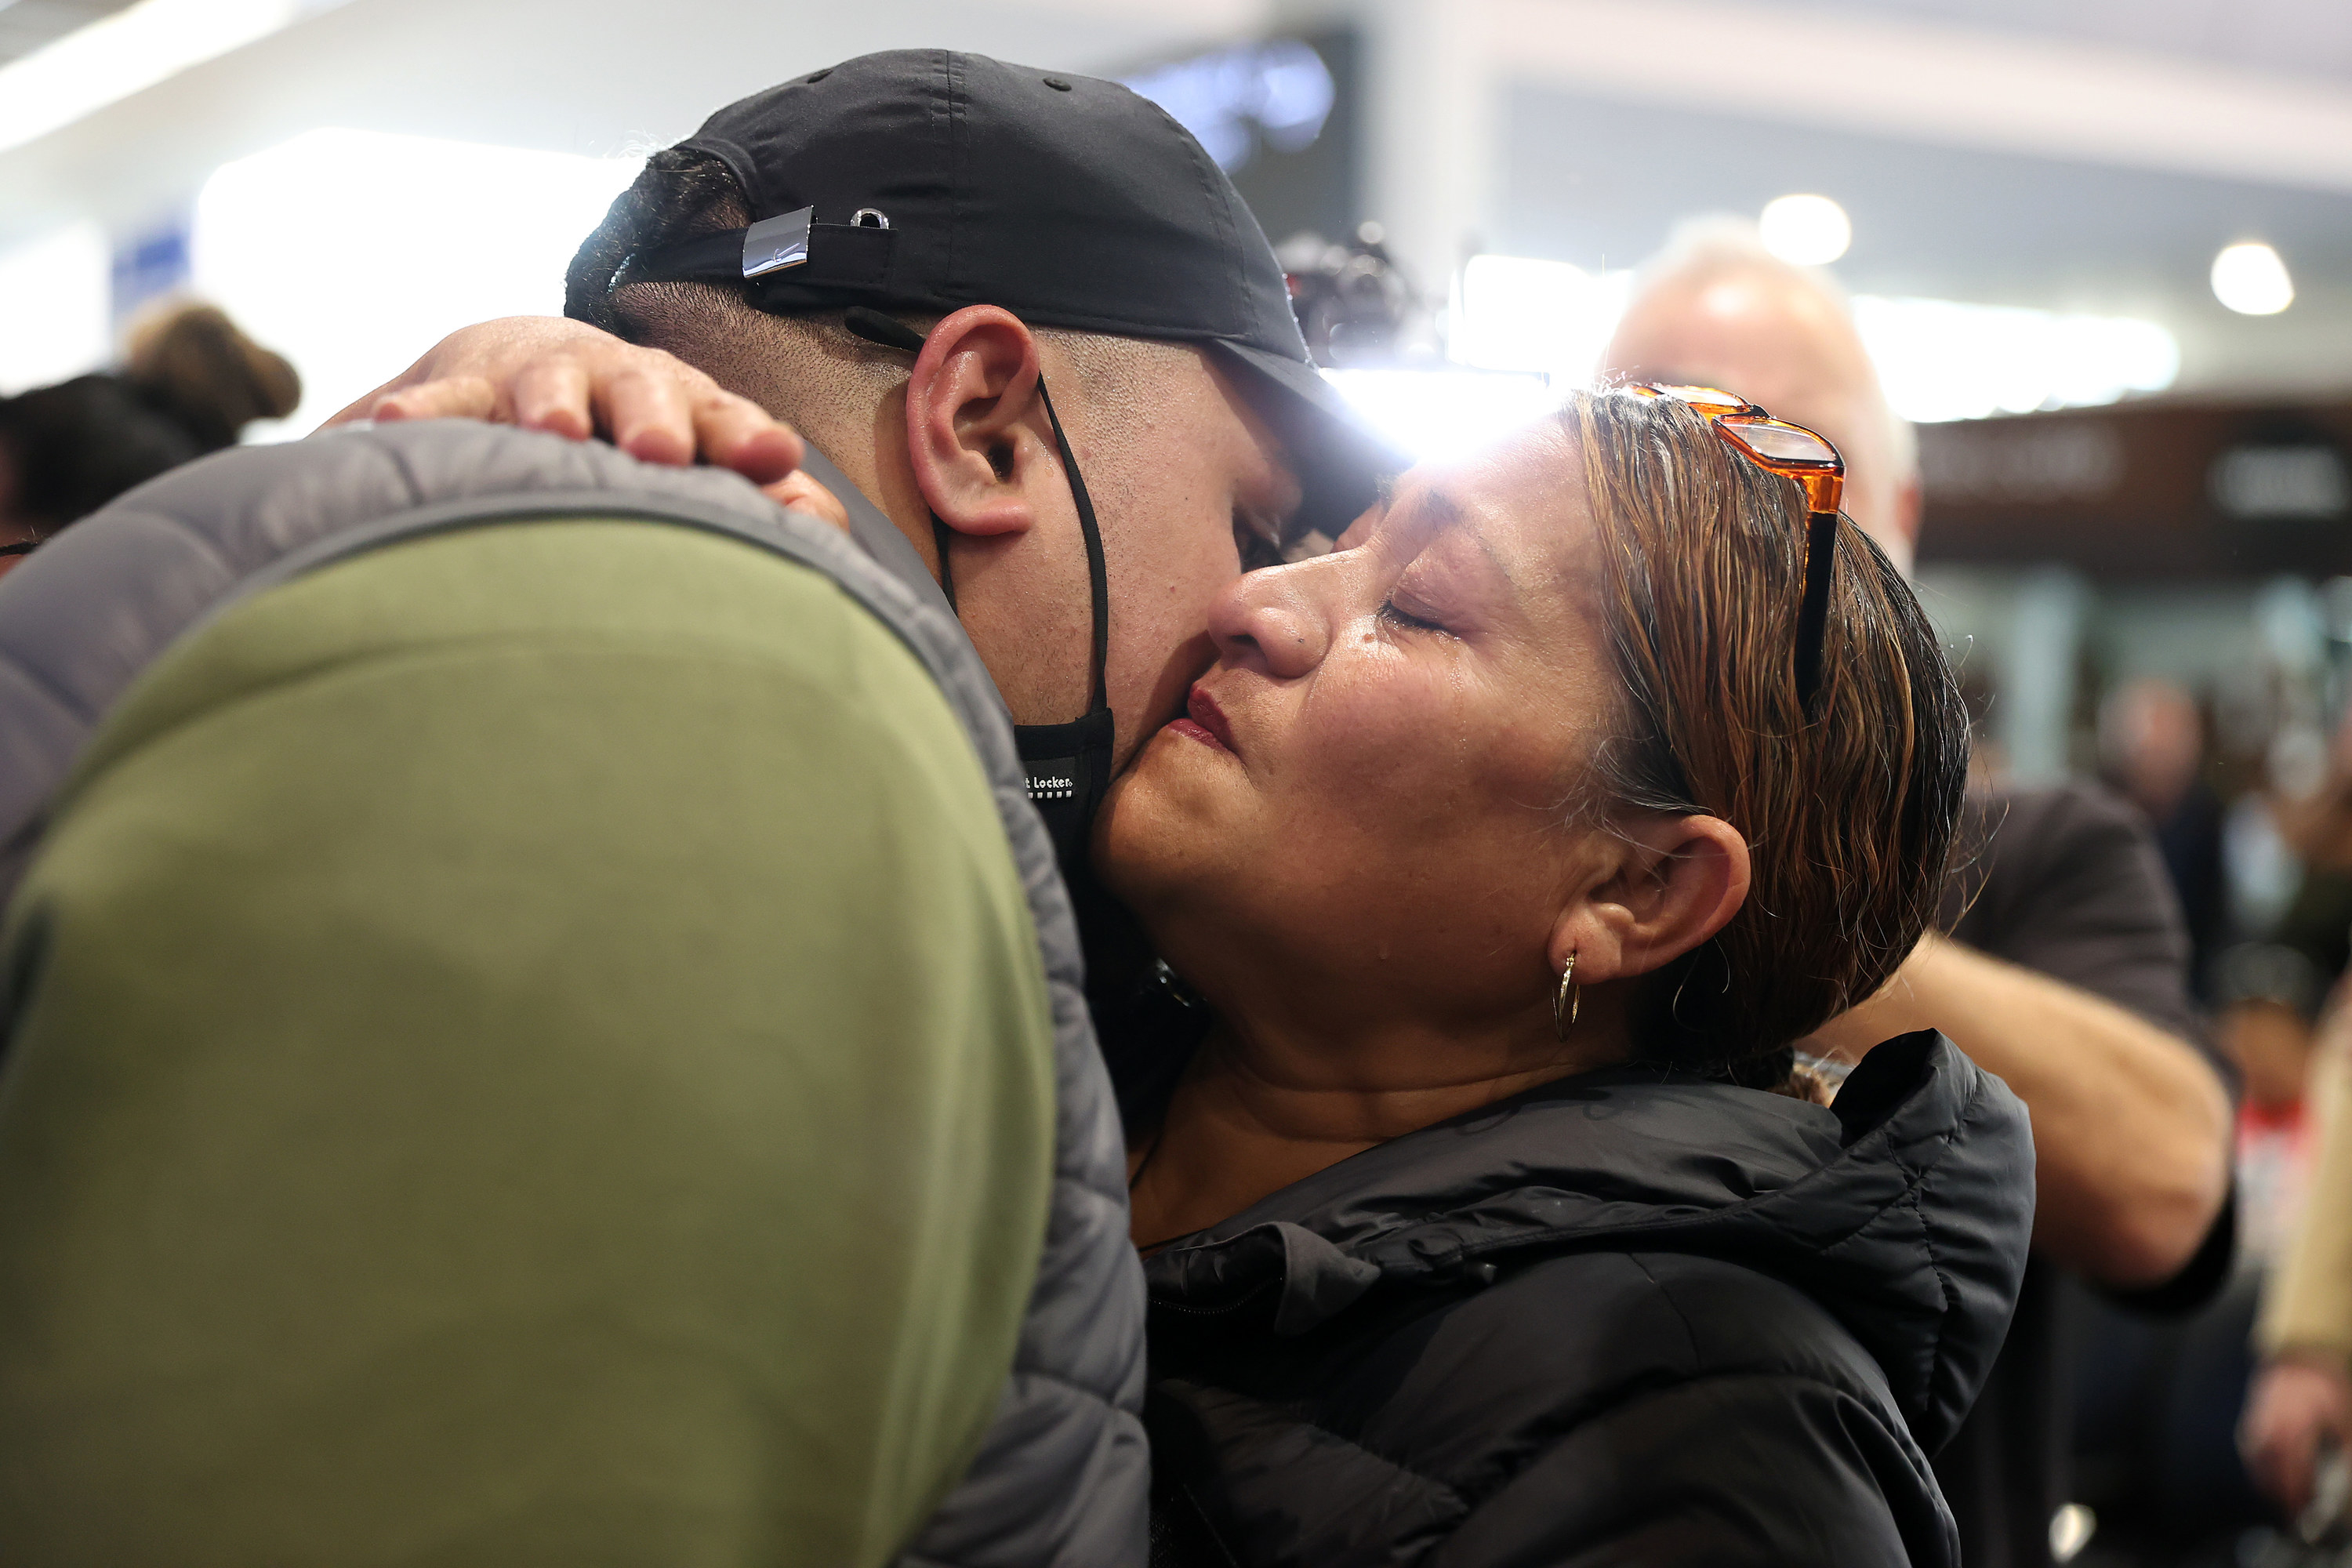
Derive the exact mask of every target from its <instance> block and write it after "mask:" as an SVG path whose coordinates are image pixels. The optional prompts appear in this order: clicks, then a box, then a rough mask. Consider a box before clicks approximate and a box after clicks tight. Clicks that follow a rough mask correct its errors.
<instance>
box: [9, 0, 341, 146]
mask: <svg viewBox="0 0 2352 1568" xmlns="http://www.w3.org/2000/svg"><path fill="white" fill-rule="evenodd" d="M329 3H332V0H329ZM320 9H323V6H322V5H318V4H306V3H305V0H138V4H136V5H130V6H127V7H125V8H124V9H122V10H120V11H117V12H115V13H114V14H113V15H112V16H101V17H100V18H99V19H98V20H97V21H95V22H92V23H90V24H89V26H85V27H78V28H76V29H75V30H74V31H72V32H70V33H68V34H67V35H66V36H65V37H61V38H59V39H58V40H57V41H56V42H55V43H51V44H46V45H44V46H42V47H40V48H37V49H35V50H34V51H33V52H32V53H31V54H29V55H26V56H25V57H24V58H21V59H16V60H11V61H9V62H8V63H7V64H6V65H5V66H0V152H5V151H6V150H7V149H9V148H11V147H16V146H21V145H23V144H24V143H25V142H30V141H32V140H33V139H34V138H36V137H39V136H46V135H47V134H48V133H49V132H52V131H55V130H57V129H58V127H60V126H64V125H70V124H72V123H73V122H74V121H77V120H79V119H80V118H82V116H84V115H86V114H90V113H94V112H96V111H97V110H100V109H103V108H105V107H106V106H107V105H108V104H110V103H112V102H114V101H116V100H118V99H124V98H128V97H130V96H131V94H132V93H134V92H137V91H139V90H140V89H142V88H149V87H152V86H154V85H155V84H156V83H157V82H159V81H163V80H164V79H166V78H169V77H173V76H177V75H178V74H179V73H180V72H182V71H184V70H185V69H187V68H189V67H190V66H194V65H201V64H203V63H204V62H205V61H206V60H209V59H213V58H217V57H219V56H221V55H225V54H226V53H228V52H229V51H230V50H231V49H234V48H237V47H241V46H243V45H246V44H249V43H251V42H253V41H254V40H255V39H256V38H260V37H268V35H269V34H271V33H274V32H276V31H278V28H280V27H283V26H286V25H287V24H288V23H289V22H291V21H293V20H294V19H295V18H296V17H298V16H303V15H306V14H308V13H310V12H312V11H317V10H320Z"/></svg>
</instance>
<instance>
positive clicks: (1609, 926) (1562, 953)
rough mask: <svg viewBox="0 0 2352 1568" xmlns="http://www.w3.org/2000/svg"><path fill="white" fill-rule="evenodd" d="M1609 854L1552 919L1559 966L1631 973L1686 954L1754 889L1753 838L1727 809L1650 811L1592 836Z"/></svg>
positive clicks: (1603, 975) (1603, 974)
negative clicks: (1714, 812)
mask: <svg viewBox="0 0 2352 1568" xmlns="http://www.w3.org/2000/svg"><path fill="white" fill-rule="evenodd" d="M1592 842H1593V844H1594V845H1595V847H1597V848H1598V849H1599V850H1600V851H1601V855H1602V857H1603V859H1602V863H1601V866H1600V867H1598V868H1596V869H1597V873H1598V874H1597V876H1595V877H1594V878H1593V879H1591V880H1589V881H1587V882H1586V883H1585V884H1584V886H1583V889H1582V890H1581V891H1580V892H1578V893H1576V894H1575V895H1574V896H1573V897H1571V898H1570V900H1569V902H1568V905H1567V907H1566V908H1564V909H1563V910H1561V911H1560V915H1559V920H1558V921H1555V922H1554V923H1553V926H1552V933H1551V943H1550V949H1549V957H1550V960H1551V967H1552V970H1553V972H1554V973H1558V972H1559V970H1560V968H1561V967H1562V966H1563V965H1565V964H1566V963H1568V955H1569V954H1570V952H1574V953H1575V954H1576V978H1577V980H1578V982H1579V983H1580V984H1581V983H1584V982H1587V981H1592V982H1598V981H1604V980H1628V979H1631V978H1633V976H1635V975H1638V974H1647V973H1650V972H1651V971H1652V970H1654V969H1657V968H1659V967H1661V966H1662V965H1664V964H1666V963H1671V962H1673V961H1674V960H1675V959H1677V958H1680V957H1681V956H1682V955H1683V954H1684V953H1685V952H1689V951H1690V950H1691V949H1692V948H1695V947H1696V946H1697V945H1698V944H1699V943H1701V942H1705V941H1706V939H1707V938H1709V937H1711V936H1713V935H1714V934H1715V933H1716V932H1717V931H1721V930H1722V929H1723V928H1724V925H1725V923H1726V922H1727V921H1729V920H1730V919H1731V917H1732V916H1733V915H1735V914H1737V913H1738V911H1739V906H1740V905H1741V904H1743V903H1745V902H1746V901H1747V899H1748V840H1747V839H1745V838H1743V837H1740V836H1739V830H1738V828H1735V827H1733V826H1731V824H1729V823H1727V822H1726V821H1724V820H1723V819H1722V818H1721V817H1719V816H1641V817H1637V818H1633V819H1632V820H1630V821H1622V822H1619V823H1616V824H1614V825H1612V826H1611V827H1610V828H1608V829H1606V830H1604V831H1603V832H1601V833H1599V834H1596V835H1594V836H1593V840H1592Z"/></svg>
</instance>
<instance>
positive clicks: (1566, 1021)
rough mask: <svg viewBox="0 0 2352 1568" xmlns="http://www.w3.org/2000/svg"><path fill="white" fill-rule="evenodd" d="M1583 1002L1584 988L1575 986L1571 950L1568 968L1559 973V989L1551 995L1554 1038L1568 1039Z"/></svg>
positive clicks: (1573, 954) (1573, 953) (1574, 968)
mask: <svg viewBox="0 0 2352 1568" xmlns="http://www.w3.org/2000/svg"><path fill="white" fill-rule="evenodd" d="M1583 1002H1584V987H1583V986H1581V985H1579V984H1576V953H1575V952H1574V950H1572V949H1571V950H1570V952H1569V955H1568V966H1567V967H1566V968H1565V969H1562V970H1561V971H1560V972H1559V990H1557V991H1555V992H1553V993H1552V995H1551V1032H1552V1034H1553V1036H1554V1037H1557V1038H1559V1039H1563V1040H1564V1039H1566V1038H1568V1032H1569V1030H1570V1029H1572V1028H1574V1027H1575V1026H1576V1010H1577V1008H1578V1007H1580V1005H1583Z"/></svg>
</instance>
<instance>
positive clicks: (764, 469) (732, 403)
mask: <svg viewBox="0 0 2352 1568" xmlns="http://www.w3.org/2000/svg"><path fill="white" fill-rule="evenodd" d="M693 413H694V438H695V445H696V447H697V448H698V450H699V451H700V452H701V454H702V460H703V461H704V462H706V463H709V464H710V465H712V466H713V467H715V468H731V469H733V470H734V471H735V472H737V473H739V474H740V475H742V476H743V477H744V478H745V479H750V480H751V482H752V483H753V484H755V485H769V484H774V483H775V482H776V481H777V480H779V479H783V478H784V477H785V476H786V475H788V474H790V473H791V472H792V471H793V469H795V468H799V467H800V466H801V454H802V447H801V438H800V437H799V435H798V434H796V433H795V432H794V431H793V427H792V426H789V425H786V424H783V423H782V421H780V420H778V419H776V418H774V417H773V416H771V415H770V414H769V413H768V411H767V410H766V409H764V408H761V406H760V405H758V404H756V403H753V402H752V401H751V399H750V398H748V397H738V396H736V395H734V394H733V393H731V392H724V391H721V390H720V389H719V386H718V385H717V384H715V383H714V384H712V385H711V387H710V389H709V393H708V394H707V395H704V396H702V397H699V398H697V399H695V400H694V407H693Z"/></svg>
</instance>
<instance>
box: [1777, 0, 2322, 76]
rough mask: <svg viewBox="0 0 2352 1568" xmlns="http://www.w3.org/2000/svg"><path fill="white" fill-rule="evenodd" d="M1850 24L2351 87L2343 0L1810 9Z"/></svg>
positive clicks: (1827, 3) (1940, 1)
mask: <svg viewBox="0 0 2352 1568" xmlns="http://www.w3.org/2000/svg"><path fill="white" fill-rule="evenodd" d="M1814 4H1815V5H1816V7H1817V8H1819V9H1822V10H1824V11H1830V12H1845V13H1849V14H1852V15H1856V16H1908V17H1916V18H1919V19H1922V20H1927V21H1935V22H1945V23H1950V24H1954V25H1957V26H1968V27H1979V28H1989V29H1993V30H1996V31H2001V32H2016V33H2023V34H2029V35H2034V36H2040V37H2053V38H2069V39H2074V40H2076V41H2079V42H2084V43H2095V44H2112V45H2116V46H2118V47H2123V48H2126V49H2132V50H2139V51H2147V52H2152V53H2162V54H2170V55H2178V56H2181V57H2184V58H2189V59H2195V60H2199V61H2203V62H2207V63H2223V64H2228V65H2233V66H2242V67H2247V68H2252V69H2256V70H2265V71H2281V72H2284V73H2285V74H2287V75H2290V76H2308V77H2319V78H2333V79H2336V80H2339V81H2352V5H2345V4H2342V3H2341V0H1814Z"/></svg>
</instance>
